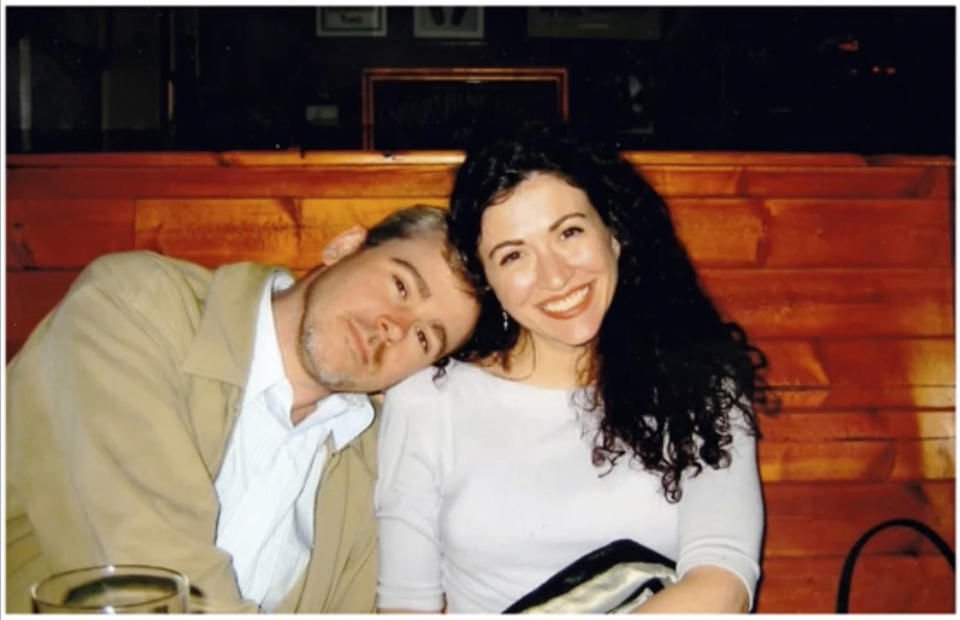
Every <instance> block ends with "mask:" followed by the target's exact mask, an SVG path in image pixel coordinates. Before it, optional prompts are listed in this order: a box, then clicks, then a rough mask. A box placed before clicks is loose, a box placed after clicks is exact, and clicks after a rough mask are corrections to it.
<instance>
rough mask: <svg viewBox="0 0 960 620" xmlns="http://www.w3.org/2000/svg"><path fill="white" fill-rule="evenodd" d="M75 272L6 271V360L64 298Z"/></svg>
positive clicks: (75, 270)
mask: <svg viewBox="0 0 960 620" xmlns="http://www.w3.org/2000/svg"><path fill="white" fill-rule="evenodd" d="M79 273H80V270H78V269H65V270H41V271H7V274H6V275H7V283H6V286H7V290H6V296H7V359H8V360H9V359H10V358H12V357H13V356H14V355H15V354H16V352H17V351H18V350H19V349H20V347H21V346H22V345H23V343H24V341H26V339H27V336H29V335H30V332H31V331H33V328H34V327H36V326H37V323H39V322H40V320H41V319H42V318H43V317H44V316H45V315H46V314H47V313H48V312H50V310H51V309H53V307H54V306H55V305H57V302H59V301H60V299H62V298H63V296H64V295H65V294H66V292H67V289H69V288H70V285H71V284H73V281H74V280H75V279H76V277H77V274H79Z"/></svg>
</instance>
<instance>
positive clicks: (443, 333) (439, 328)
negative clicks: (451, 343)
mask: <svg viewBox="0 0 960 620" xmlns="http://www.w3.org/2000/svg"><path fill="white" fill-rule="evenodd" d="M430 327H431V328H432V329H433V331H434V333H436V334H437V338H438V339H439V340H440V355H441V356H443V355H446V351H447V330H446V328H445V327H444V326H443V325H439V324H437V323H434V324H433V325H431V326H430Z"/></svg>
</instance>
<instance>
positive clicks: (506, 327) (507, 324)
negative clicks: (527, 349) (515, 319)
mask: <svg viewBox="0 0 960 620" xmlns="http://www.w3.org/2000/svg"><path fill="white" fill-rule="evenodd" d="M501 312H502V313H503V331H504V332H508V331H510V317H509V316H507V311H506V310H501Z"/></svg>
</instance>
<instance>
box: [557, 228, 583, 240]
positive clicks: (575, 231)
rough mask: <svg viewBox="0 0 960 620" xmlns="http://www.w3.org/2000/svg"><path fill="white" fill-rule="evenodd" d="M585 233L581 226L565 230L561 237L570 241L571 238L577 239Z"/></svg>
mask: <svg viewBox="0 0 960 620" xmlns="http://www.w3.org/2000/svg"><path fill="white" fill-rule="evenodd" d="M582 232H583V229H582V228H580V227H579V226H571V227H570V228H566V229H564V231H563V232H562V233H560V236H561V237H562V238H564V239H569V238H570V237H575V236H576V235H579V234H580V233H582Z"/></svg>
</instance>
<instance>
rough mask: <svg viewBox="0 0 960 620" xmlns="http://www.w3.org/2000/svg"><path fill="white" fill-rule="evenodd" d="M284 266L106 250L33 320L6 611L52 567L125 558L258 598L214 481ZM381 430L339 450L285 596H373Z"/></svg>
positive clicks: (10, 465)
mask: <svg viewBox="0 0 960 620" xmlns="http://www.w3.org/2000/svg"><path fill="white" fill-rule="evenodd" d="M270 271H271V268H270V267H266V266H263V265H254V264H251V263H239V264H234V265H227V266H224V267H221V268H219V269H217V270H216V271H214V272H210V271H209V270H207V269H204V268H202V267H200V266H197V265H193V264H190V263H186V262H183V261H179V260H174V259H170V258H165V257H162V256H158V255H156V254H152V253H147V252H132V253H126V254H115V255H110V256H105V257H102V258H100V259H97V260H96V261H94V262H93V263H91V265H90V266H89V267H88V268H87V269H86V270H84V272H83V273H82V274H81V275H80V276H79V277H78V279H77V281H76V282H75V283H74V285H73V286H72V288H71V289H70V291H69V293H68V294H67V296H66V297H65V298H64V300H63V301H62V302H61V303H60V304H59V305H58V306H57V307H56V308H55V309H54V310H53V312H51V313H50V315H48V316H47V317H46V318H45V319H44V320H43V321H42V322H41V323H40V325H39V326H38V327H37V329H36V330H35V331H34V332H33V334H32V335H31V336H30V338H29V340H28V341H27V343H26V344H25V346H24V348H23V350H22V351H20V352H19V354H18V355H17V356H16V357H15V358H14V359H13V360H12V361H11V362H10V364H9V366H8V367H7V390H6V391H7V436H6V459H7V566H6V579H7V611H10V612H17V611H29V605H30V602H29V594H28V592H27V590H28V587H29V584H30V583H31V582H32V581H34V580H36V579H38V578H40V577H42V576H45V575H47V574H50V573H51V572H55V571H60V570H64V569H67V568H73V567H79V566H85V565H94V564H103V563H111V562H112V563H140V564H143V563H147V564H157V565H160V566H167V567H171V568H176V569H178V570H180V571H182V572H184V573H185V574H186V575H187V576H188V578H189V579H190V582H191V585H193V586H195V587H196V588H199V590H200V591H201V592H202V597H198V596H193V597H192V603H193V604H194V605H196V606H197V608H198V609H205V610H210V611H222V612H235V611H256V610H257V607H256V605H255V604H254V603H252V602H251V601H247V600H243V599H242V598H241V597H240V594H239V592H238V590H237V585H236V579H235V577H234V573H233V569H232V567H231V561H230V556H229V555H228V554H226V553H225V552H223V551H221V550H219V549H217V548H216V547H215V546H214V533H215V528H216V523H217V511H218V502H217V497H216V492H215V490H214V484H213V481H214V479H215V477H216V475H217V471H218V469H219V467H220V463H221V460H222V458H223V456H224V453H225V446H226V443H227V440H228V437H229V435H230V431H231V428H232V426H233V423H234V420H235V416H236V413H237V409H238V407H239V405H240V402H241V391H242V389H243V386H244V384H245V382H246V374H247V370H248V366H249V364H250V359H251V356H252V347H253V344H252V343H253V333H254V326H255V321H256V312H257V306H258V301H259V298H260V295H261V293H262V290H263V285H264V279H265V278H266V276H267V274H268V273H269V272H270ZM375 433H376V430H375V429H374V428H370V429H367V430H366V431H365V432H364V433H363V434H362V435H361V436H360V437H359V438H357V439H356V440H355V441H353V442H352V443H351V444H350V445H348V446H347V447H345V448H344V449H342V450H340V451H339V452H336V453H333V454H331V456H330V458H329V459H328V461H327V463H326V466H325V468H324V471H323V475H322V478H321V483H320V490H319V492H318V493H317V502H316V523H315V549H314V552H313V555H312V556H311V560H310V564H309V565H308V567H307V570H306V572H305V575H304V577H303V578H302V579H301V580H300V582H299V583H298V585H297V586H296V587H295V588H294V590H293V591H292V592H291V593H290V595H289V596H288V598H287V600H286V601H285V603H284V604H283V605H282V606H281V607H280V608H279V609H278V610H277V611H286V612H291V611H298V612H369V611H373V609H374V593H375V590H376V525H375V520H374V515H373V506H372V493H373V483H374V479H375V475H376V474H375V472H376V464H375V460H374V459H375V445H376V442H375Z"/></svg>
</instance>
